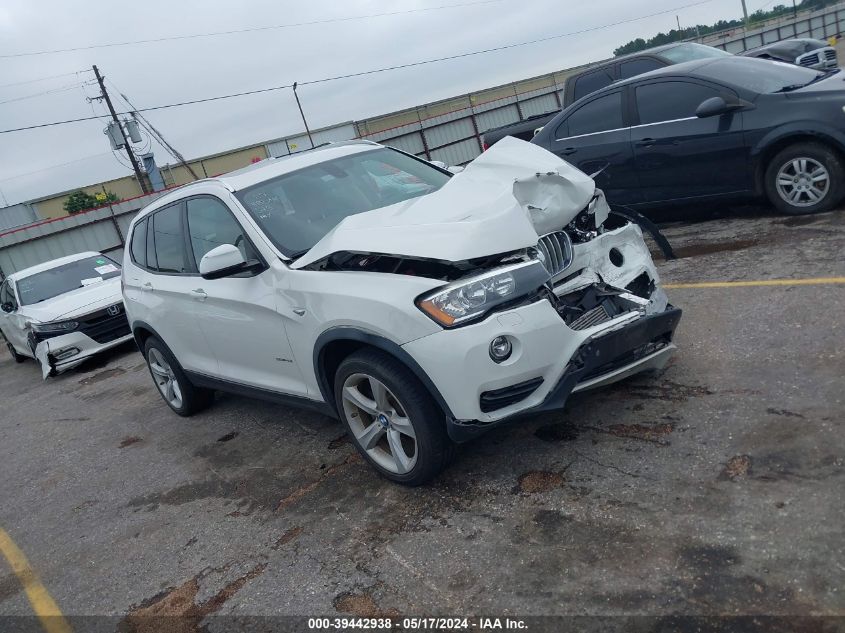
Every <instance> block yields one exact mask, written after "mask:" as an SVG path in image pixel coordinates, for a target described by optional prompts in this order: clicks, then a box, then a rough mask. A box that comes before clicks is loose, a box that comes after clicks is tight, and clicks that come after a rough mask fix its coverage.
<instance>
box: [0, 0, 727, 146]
mask: <svg viewBox="0 0 845 633" xmlns="http://www.w3.org/2000/svg"><path fill="white" fill-rule="evenodd" d="M710 2H713V0H699V1H698V2H693V3H691V4H685V5H682V6H678V7H673V8H671V9H666V10H665V11H658V12H656V13H650V14H648V15H643V16H640V17H636V18H630V19H627V20H619V21H618V22H612V23H610V24H604V25H602V26H594V27H590V28H586V29H581V30H578V31H571V32H569V33H561V34H559V35H550V36H548V37H542V38H539V39H535V40H529V41H527V42H517V43H514V44H506V45H504V46H497V47H494V48H487V49H484V50H480V51H472V52H468V53H459V54H457V55H448V56H446V57H437V58H434V59H426V60H423V61H418V62H410V63H408V64H400V65H397V66H387V67H385V68H375V69H373V70H365V71H361V72H357V73H350V74H347V75H337V76H334V77H324V78H322V79H312V80H310V81H301V82H299V85H301V86H306V85H311V84H319V83H325V82H329V81H337V80H339V79H349V78H352V77H362V76H364V75H374V74H376V73H383V72H388V71H391V70H399V69H402V68H412V67H415V66H423V65H426V64H434V63H437V62H444V61H449V60H452V59H462V58H465V57H472V56H474V55H484V54H486V53H493V52H497V51H503V50H507V49H511V48H518V47H521V46H529V45H531V44H539V43H541V42H548V41H552V40H556V39H561V38H564V37H571V36H573V35H581V34H583V33H591V32H594V31H599V30H602V29H607V28H611V27H614V26H619V25H620V24H629V23H631V22H637V21H639V20H645V19H648V18H653V17H656V16H659V15H665V14H667V13H673V12H675V11H680V10H681V9H688V8H690V7H697V6H701V5H703V4H709V3H710ZM292 87H293V84H286V85H283V86H272V87H270V88H260V89H258V90H249V91H246V92H237V93H233V94H226V95H218V96H215V97H207V98H205V99H193V100H191V101H182V102H179V103H168V104H164V105H158V106H151V107H149V108H138V109H137V110H135V112H152V111H155V110H164V109H167V108H178V107H182V106H187V105H194V104H198V103H208V102H210V101H219V100H221V99H232V98H234V97H243V96H247V95H254V94H260V93H264V92H272V91H274V90H283V89H285V88H292ZM118 114H120V115H124V114H132V112H118ZM100 118H103V117H102V116H90V117H80V118H78V119H66V120H64V121H52V122H50V123H39V124H36V125H27V126H23V127H18V128H10V129H7V130H0V134H8V133H10V132H22V131H24V130H34V129H37V128H43V127H50V126H54V125H65V124H68V123H79V122H81V121H91V120H93V119H100Z"/></svg>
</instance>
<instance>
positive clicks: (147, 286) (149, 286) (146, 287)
mask: <svg viewBox="0 0 845 633" xmlns="http://www.w3.org/2000/svg"><path fill="white" fill-rule="evenodd" d="M141 289H142V290H152V289H153V285H152V284H151V283H150V282H149V281H148V282H146V283H145V284H144V285H143V286H141Z"/></svg>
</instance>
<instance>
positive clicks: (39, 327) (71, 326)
mask: <svg viewBox="0 0 845 633" xmlns="http://www.w3.org/2000/svg"><path fill="white" fill-rule="evenodd" d="M77 327H79V323H77V322H76V321H56V322H55V323H33V324H32V329H33V330H35V331H36V332H43V333H45V334H46V333H48V332H49V333H51V334H52V333H56V332H71V331H73V330H75V329H76V328H77Z"/></svg>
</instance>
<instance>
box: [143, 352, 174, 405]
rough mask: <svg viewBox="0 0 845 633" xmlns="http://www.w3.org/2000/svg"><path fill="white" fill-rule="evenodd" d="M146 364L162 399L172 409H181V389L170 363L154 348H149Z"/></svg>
mask: <svg viewBox="0 0 845 633" xmlns="http://www.w3.org/2000/svg"><path fill="white" fill-rule="evenodd" d="M147 364H148V365H149V366H150V371H151V372H152V374H153V380H154V381H155V383H156V386H157V387H158V390H159V391H160V392H161V395H162V397H163V398H164V399H165V400H167V402H168V403H169V404H170V406H171V407H173V408H174V409H181V408H182V389H181V388H180V387H179V381H178V380H177V378H176V374H174V373H173V368H172V367H170V363H168V362H167V360H166V359H165V358H164V355H163V354H162V353H161V352H160V351H158V350H157V349H156V348H154V347H151V348H150V351H149V352H148V353H147Z"/></svg>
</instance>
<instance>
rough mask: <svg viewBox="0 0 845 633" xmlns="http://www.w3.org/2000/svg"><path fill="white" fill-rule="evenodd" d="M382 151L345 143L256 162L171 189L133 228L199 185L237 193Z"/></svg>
mask: <svg viewBox="0 0 845 633" xmlns="http://www.w3.org/2000/svg"><path fill="white" fill-rule="evenodd" d="M381 147H383V146H382V145H379V144H378V143H373V142H372V141H364V140H359V141H344V142H341V143H327V144H326V145H323V146H319V145H318V146H317V147H315V148H314V149H311V150H305V151H303V152H298V153H296V154H290V155H289V156H280V157H278V158H267V159H264V160H262V161H259V162H257V163H255V164H253V165H248V166H247V167H243V168H241V169H238V170H236V171H232V172H229V173H227V174H223V175H222V176H215V177H214V178H203V179H202V180H196V181H194V182H192V183H188V184H187V185H184V186H182V187H179V188H178V189H174V190H173V191H171V192H170V193H168V194H166V195H164V196H162V197H161V198H158V199H157V200H156V201H155V202H152V203H150V204H149V205H148V206H146V207H144V208H143V209H141V211H140V212H139V213H138V215H136V216H135V219H134V220H133V224H134V223H137V221H138V220H139V219H140V218H142V217H143V216H145V215H147V213H149V212H151V211H155V210H156V209H159V208H161V207H163V206H165V205H167V204H170V203H171V202H175V201H177V200H181V199H182V198H185V197H187V196H190V195H192V189H194V188H196V187H197V186H198V185H208V184H214V183H217V184H220V185H222V186H224V187H225V188H226V189H228V190H229V191H239V190H241V189H245V188H246V187H250V186H252V185H255V184H257V183H259V182H264V181H265V180H270V179H271V178H275V177H276V176H282V175H284V174H288V173H290V172H292V171H296V170H297V169H302V168H303V167H310V166H311V165H317V164H319V163H324V162H326V161H329V160H332V159H334V158H342V157H343V156H351V155H353V154H360V153H362V152H369V151H372V150H374V149H379V148H381Z"/></svg>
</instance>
